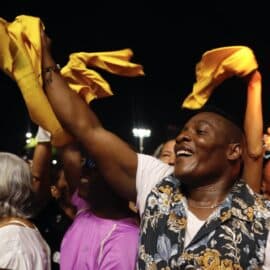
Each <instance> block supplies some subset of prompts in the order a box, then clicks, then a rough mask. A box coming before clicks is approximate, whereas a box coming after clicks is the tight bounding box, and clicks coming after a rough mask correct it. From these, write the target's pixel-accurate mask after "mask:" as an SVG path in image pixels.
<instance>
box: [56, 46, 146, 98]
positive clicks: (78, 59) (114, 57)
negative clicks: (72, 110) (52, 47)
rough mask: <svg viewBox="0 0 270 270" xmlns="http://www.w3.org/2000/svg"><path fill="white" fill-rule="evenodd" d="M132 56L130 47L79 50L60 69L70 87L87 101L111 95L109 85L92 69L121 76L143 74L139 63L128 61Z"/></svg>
mask: <svg viewBox="0 0 270 270" xmlns="http://www.w3.org/2000/svg"><path fill="white" fill-rule="evenodd" d="M132 56H133V52H132V51H131V50H130V49H123V50H118V51H112V52H92V53H86V52H79V53H73V54H71V55H70V57H69V62H68V63H67V65H66V66H64V67H63V68H62V69H61V73H62V75H63V76H64V77H65V78H66V81H67V82H68V84H69V86H70V88H71V89H73V90H74V91H76V92H77V93H79V94H80V95H81V96H82V97H83V98H84V99H85V101H86V102H87V103H89V102H90V101H92V100H93V99H94V98H97V97H99V98H101V97H105V96H109V95H112V94H113V93H112V91H111V88H110V85H109V84H108V83H107V82H106V81H105V80H104V79H103V78H102V77H101V76H100V75H99V74H98V73H97V72H95V71H94V70H91V69H87V67H91V66H93V67H98V68H100V69H103V70H106V71H108V72H110V73H113V74H119V75H122V76H128V77H133V76H138V75H144V72H143V68H142V66H141V65H138V64H134V63H131V62H129V60H130V58H131V57H132Z"/></svg>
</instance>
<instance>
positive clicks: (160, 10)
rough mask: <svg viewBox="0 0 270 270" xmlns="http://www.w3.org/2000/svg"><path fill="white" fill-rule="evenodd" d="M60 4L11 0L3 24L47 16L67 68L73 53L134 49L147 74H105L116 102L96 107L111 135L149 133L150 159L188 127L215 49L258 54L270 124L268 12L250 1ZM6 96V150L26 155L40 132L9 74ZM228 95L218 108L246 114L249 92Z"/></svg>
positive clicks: (4, 80) (4, 81)
mask: <svg viewBox="0 0 270 270" xmlns="http://www.w3.org/2000/svg"><path fill="white" fill-rule="evenodd" d="M67 2H71V1H67ZM157 2H160V3H157ZM196 2H200V3H196ZM201 2H203V3H201ZM205 2H206V3H205ZM151 3H152V4H151ZM207 3H208V4H207ZM224 3H226V6H225V5H224ZM236 3H237V5H236ZM55 5H56V1H54V2H53V1H8V2H6V7H1V12H0V17H2V18H4V19H6V20H8V21H13V20H14V19H15V17H16V16H17V15H22V14H25V15H32V16H38V17H40V18H41V19H42V20H43V22H44V24H45V26H46V30H47V33H48V34H49V36H50V37H51V39H52V41H53V45H52V47H53V53H54V56H55V58H56V60H57V61H58V62H59V63H60V64H61V65H62V66H63V65H64V64H65V63H66V62H67V60H68V56H69V54H70V53H73V52H79V51H85V52H94V51H109V50H118V49H123V48H131V49H132V50H133V52H134V57H133V58H132V61H133V62H136V63H140V64H142V65H143V66H144V71H145V74H146V75H145V76H144V77H141V78H124V77H118V76H116V75H109V74H104V73H102V75H103V76H104V77H105V78H106V79H107V80H108V82H109V83H110V85H111V87H112V90H113V92H114V94H115V95H114V96H113V97H110V98H106V99H103V100H97V101H95V102H94V103H93V107H94V109H95V110H96V112H97V114H98V115H99V117H100V118H101V120H102V121H103V123H104V125H105V126H106V127H107V128H108V129H110V130H112V131H114V132H115V133H117V134H118V135H120V136H121V137H123V138H124V139H125V140H127V141H128V142H129V143H131V144H134V145H135V146H137V145H136V144H137V143H138V141H137V140H136V139H134V138H133V136H132V132H131V130H132V127H134V126H136V127H137V126H139V125H140V126H143V127H147V128H150V129H151V130H152V136H151V138H149V139H145V141H144V142H145V144H144V146H145V152H147V153H152V151H153V150H154V148H155V147H156V146H157V145H158V144H159V143H160V142H162V141H163V140H165V139H166V137H167V136H169V134H170V133H172V132H174V130H175V127H176V126H178V124H179V123H180V122H181V121H180V120H181V113H180V106H181V103H182V101H183V99H184V97H185V96H186V95H187V94H188V93H189V92H190V91H191V89H192V85H193V83H194V82H195V65H196V63H197V62H198V61H199V60H200V57H201V55H202V54H203V53H204V52H205V51H206V50H210V49H213V48H216V47H221V46H231V45H245V46H249V47H250V48H252V49H253V51H254V53H255V55H256V57H257V60H258V63H259V67H260V70H261V72H262V75H263V87H264V89H263V99H264V115H265V122H268V121H269V120H268V119H270V118H269V116H270V112H269V109H268V108H267V100H268V99H269V96H270V95H269V94H268V92H269V91H270V89H269V83H270V81H269V77H270V52H269V51H270V34H269V30H268V29H269V14H267V10H268V9H267V8H266V7H265V6H262V5H260V6H256V3H254V2H253V3H252V5H250V4H249V3H248V1H242V2H241V1H234V2H229V1H216V3H215V4H210V2H207V1H193V2H191V1H188V2H187V3H186V2H185V1H152V2H149V1H72V4H69V3H65V4H64V2H63V1H61V3H57V5H61V9H60V8H59V7H58V8H57V7H56V6H55ZM245 5H246V6H245ZM0 42H1V41H0ZM0 89H1V99H0V100H1V106H0V110H1V111H0V113H1V135H0V136H1V137H0V150H4V151H11V152H15V153H19V152H20V151H21V149H22V148H23V145H24V140H25V138H24V133H25V131H27V129H29V128H30V129H32V131H34V132H35V131H36V128H37V127H36V125H35V123H32V122H31V120H30V119H29V116H28V112H27V110H26V107H25V104H24V101H23V99H22V97H21V94H20V91H19V89H18V88H17V86H16V83H15V82H13V81H11V79H9V78H8V77H7V76H6V75H4V74H3V73H1V74H0ZM223 94H224V93H221V94H220V95H221V97H219V101H220V100H221V101H222V102H223V105H224V106H227V107H228V108H230V109H232V110H235V111H236V112H238V113H240V112H241V113H242V112H243V101H244V99H245V92H244V91H243V92H242V93H240V92H238V93H236V92H234V93H226V95H224V96H222V95H223ZM241 110H242V111H241ZM268 115H269V116H268ZM254 120H255V119H254Z"/></svg>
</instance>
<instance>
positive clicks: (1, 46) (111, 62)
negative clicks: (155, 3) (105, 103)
mask: <svg viewBox="0 0 270 270" xmlns="http://www.w3.org/2000/svg"><path fill="white" fill-rule="evenodd" d="M40 27H43V29H44V28H45V26H44V24H43V22H42V21H41V20H40V19H39V18H38V17H32V16H27V15H20V16H17V17H16V18H15V20H14V21H13V22H11V23H10V22H7V21H6V20H4V19H3V18H0V38H1V43H0V68H1V69H2V70H3V71H4V72H5V73H6V74H7V75H8V76H10V77H11V78H12V79H13V80H15V81H16V82H17V84H18V86H19V88H20V90H21V92H22V95H23V98H24V100H25V103H26V106H27V109H28V112H29V115H30V118H31V119H32V121H33V122H34V123H36V124H37V125H39V126H41V127H43V128H44V129H45V130H47V131H49V132H50V134H51V142H52V145H54V146H56V147H59V146H63V145H65V144H67V143H69V142H71V141H72V140H73V139H72V137H71V136H70V135H69V134H68V133H66V132H65V131H64V129H63V128H62V126H61V125H60V123H59V122H58V120H57V118H56V116H55V114H54V112H53V110H52V108H51V106H50V104H49V101H48V99H47V97H46V95H45V94H44V91H43V89H42V76H41V42H40ZM132 55H133V54H132V51H131V50H130V49H124V50H119V51H113V52H99V53H84V52H81V53H74V54H72V55H71V56H70V61H69V62H68V64H67V65H66V66H65V67H64V68H63V69H62V70H61V73H62V74H63V76H64V77H65V78H66V80H67V82H68V83H69V86H70V87H71V89H73V90H75V91H76V92H78V93H79V94H80V95H81V96H83V98H84V99H85V101H86V102H88V103H89V102H90V101H91V100H93V99H94V98H99V97H104V96H108V95H112V91H111V89H110V86H109V84H108V83H107V82H106V81H105V80H104V79H103V78H102V77H101V76H100V75H99V74H98V73H97V72H95V71H93V70H90V69H87V68H86V66H93V67H98V68H102V69H104V70H107V71H109V72H111V73H113V74H118V75H122V76H130V77H131V76H139V75H143V74H144V73H143V70H142V66H141V65H138V64H134V63H131V62H129V60H130V58H131V56H132Z"/></svg>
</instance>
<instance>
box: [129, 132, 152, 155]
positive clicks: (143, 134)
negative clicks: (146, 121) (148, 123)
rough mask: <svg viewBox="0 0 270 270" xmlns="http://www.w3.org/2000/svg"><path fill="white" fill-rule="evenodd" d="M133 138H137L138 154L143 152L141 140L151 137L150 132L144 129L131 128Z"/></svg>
mask: <svg viewBox="0 0 270 270" xmlns="http://www.w3.org/2000/svg"><path fill="white" fill-rule="evenodd" d="M132 132H133V136H134V137H138V138H139V142H140V152H141V153H142V152H143V149H144V148H143V139H144V138H147V137H150V136H151V130H150V129H146V128H133V129H132Z"/></svg>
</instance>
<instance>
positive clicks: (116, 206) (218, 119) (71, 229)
mask: <svg viewBox="0 0 270 270" xmlns="http://www.w3.org/2000/svg"><path fill="white" fill-rule="evenodd" d="M40 38H41V55H42V59H41V65H42V70H43V71H44V72H42V81H43V84H42V87H43V90H42V91H44V92H43V93H44V94H45V95H46V97H47V99H48V101H49V104H50V106H51V108H52V110H53V112H54V114H55V115H56V117H57V120H58V121H59V123H60V124H61V126H62V127H63V129H64V130H65V131H66V132H67V133H68V134H69V135H70V138H72V140H71V141H70V142H69V143H65V144H64V145H62V146H59V147H58V148H57V151H58V153H59V160H61V166H59V167H53V168H52V167H51V162H50V161H51V153H52V143H53V137H52V136H53V134H50V132H48V130H45V129H44V128H43V127H41V126H40V127H39V132H38V136H37V138H38V144H37V146H36V148H35V152H34V155H33V161H32V163H31V166H29V164H27V163H26V162H25V161H23V160H22V159H21V158H20V157H18V156H16V155H14V154H12V153H0V206H1V207H0V235H1V236H0V239H1V241H0V268H1V269H22V270H24V269H25V270H26V269H28V270H29V269H40V270H43V269H44V270H48V269H61V270H67V269H73V270H77V269H78V270H83V269H85V270H86V269H88V270H113V269H114V270H121V269H123V270H133V269H141V270H142V269H147V270H152V269H166V270H169V269H238V270H239V269H243V270H244V269H245V270H246V269H265V270H266V269H270V258H269V255H268V254H270V200H269V197H270V195H269V194H270V188H269V187H270V184H269V183H270V177H269V176H270V173H269V168H270V167H269V166H270V165H269V164H270V163H269V156H268V153H269V150H270V146H269V144H268V141H267V140H268V138H270V134H267V132H266V133H265V136H263V133H264V132H263V112H262V102H261V91H262V89H261V87H262V83H261V81H262V78H261V74H260V71H259V69H258V67H256V66H255V67H254V68H253V69H252V70H251V71H249V72H248V73H247V74H244V75H243V76H242V78H238V79H240V80H242V81H243V82H244V85H245V87H246V97H247V103H246V108H245V115H244V122H243V124H242V125H239V123H236V122H235V121H234V119H233V118H232V117H231V116H230V115H229V114H228V113H225V112H224V111H222V110H220V109H218V108H216V107H210V106H202V108H200V109H197V110H193V111H192V115H191V116H190V117H189V118H188V120H187V121H186V123H185V124H184V125H183V127H181V129H180V130H179V133H178V135H177V136H176V137H175V138H169V139H168V140H165V139H164V142H163V143H162V144H161V145H160V146H159V147H158V148H157V150H156V151H155V153H154V154H153V155H148V154H143V153H137V152H136V151H135V150H134V148H133V147H131V146H130V145H129V144H128V143H126V142H125V141H124V140H122V139H121V138H119V137H118V136H117V135H115V134H114V133H112V132H111V131H109V130H107V129H106V128H105V127H103V126H102V123H101V122H100V121H99V119H98V117H97V116H96V114H95V113H94V111H93V110H92V109H91V104H90V105H89V104H87V103H86V102H85V100H83V98H82V97H81V96H80V95H78V94H77V93H76V92H75V91H73V90H71V89H70V86H69V84H68V83H67V81H66V79H65V78H64V76H63V75H62V74H61V72H60V70H59V67H58V65H57V63H56V61H55V60H54V57H53V55H52V53H51V42H50V39H49V37H48V36H47V35H46V33H45V30H44V29H43V28H42V27H41V29H40ZM221 83H222V82H221ZM209 99H211V97H209ZM43 117H46V115H44V116H43ZM254 119H256V121H254ZM268 136H269V137H268ZM263 139H264V142H265V143H263ZM269 141H270V140H269ZM268 147H269V148H268ZM131 202H136V203H135V204H136V208H131V207H130V203H131Z"/></svg>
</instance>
